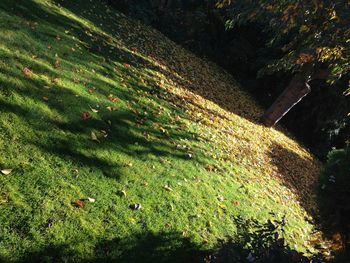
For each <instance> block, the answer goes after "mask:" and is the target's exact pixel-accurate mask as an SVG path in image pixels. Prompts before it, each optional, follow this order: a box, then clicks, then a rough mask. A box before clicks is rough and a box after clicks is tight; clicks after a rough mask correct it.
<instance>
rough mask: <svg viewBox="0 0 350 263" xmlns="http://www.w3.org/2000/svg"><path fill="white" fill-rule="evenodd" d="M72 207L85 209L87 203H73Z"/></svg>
mask: <svg viewBox="0 0 350 263" xmlns="http://www.w3.org/2000/svg"><path fill="white" fill-rule="evenodd" d="M72 205H73V206H75V207H76V208H84V207H85V203H84V202H83V201H81V200H75V201H73V202H72Z"/></svg>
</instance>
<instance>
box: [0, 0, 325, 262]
mask: <svg viewBox="0 0 350 263" xmlns="http://www.w3.org/2000/svg"><path fill="white" fill-rule="evenodd" d="M100 2H102V1H90V2H88V1H83V0H77V1H49V0H36V1H29V0H23V1H13V0H2V1H0V28H1V33H0V148H1V155H0V168H1V169H5V168H9V169H13V171H12V173H11V174H9V175H0V259H2V260H3V261H5V262H7V261H9V262H11V261H21V260H24V261H35V262H38V260H40V261H47V262H51V261H54V260H58V261H80V260H86V261H89V260H90V261H95V260H99V259H100V260H101V261H108V260H114V259H118V260H120V261H127V262H130V261H140V262H141V261H142V262H154V260H159V261H166V262H169V261H175V262H185V261H187V262H190V261H194V260H195V259H198V258H200V255H201V254H202V252H203V253H204V252H205V251H208V250H211V249H215V248H216V246H217V244H218V240H220V239H223V240H225V239H227V238H228V237H234V236H235V233H236V230H237V229H236V225H235V223H234V222H235V221H234V218H235V217H237V216H242V217H243V218H256V219H258V220H259V221H261V222H265V221H266V220H267V219H269V218H271V213H274V214H275V216H276V217H277V218H282V217H283V216H284V215H286V218H287V219H288V220H287V226H286V234H285V239H286V242H287V243H288V244H289V245H290V246H292V247H293V248H295V249H297V250H298V251H306V250H307V249H311V250H312V248H311V247H310V246H309V245H308V244H307V241H308V240H310V239H311V235H312V232H313V231H314V229H313V225H312V224H311V223H310V222H309V219H310V215H308V213H307V212H306V208H305V207H306V206H305V207H303V203H302V201H300V200H302V199H303V198H306V199H310V196H311V194H310V196H304V195H303V196H302V197H300V198H299V197H298V196H297V194H295V193H294V192H295V191H294V190H300V191H302V190H301V189H302V188H303V187H304V186H303V185H304V182H300V184H301V185H302V187H301V188H300V189H299V188H298V186H296V187H295V189H294V190H293V189H292V188H293V187H294V186H293V187H292V186H291V184H288V183H287V182H283V180H280V179H278V178H275V177H273V176H270V175H269V174H270V172H271V171H270V170H269V169H270V168H269V169H268V168H266V167H270V166H271V167H272V164H271V163H270V161H268V160H267V161H266V160H263V161H262V162H263V164H261V163H259V164H254V160H255V159H259V158H260V155H259V154H261V155H262V156H263V154H265V151H264V148H263V146H261V148H260V146H259V147H258V146H255V144H257V145H258V143H260V142H263V141H264V140H269V142H270V141H271V144H268V145H267V146H266V147H270V145H272V144H273V145H278V146H279V148H278V147H277V148H278V149H279V150H280V151H282V150H284V147H292V148H290V149H289V148H288V149H287V150H285V151H286V153H289V155H288V156H289V157H288V159H289V160H288V162H289V163H292V164H293V165H294V164H303V163H305V164H307V165H299V166H300V167H301V168H300V169H301V170H302V169H304V168H305V169H307V168H308V167H309V166H308V165H309V163H310V167H311V168H310V167H309V168H310V170H312V169H314V167H317V166H318V164H317V161H315V160H314V159H313V157H310V156H309V155H308V153H307V152H306V151H304V150H303V149H302V147H300V146H299V145H298V144H297V143H295V142H294V141H293V140H292V139H289V138H288V137H287V136H285V135H284V134H283V132H282V131H277V130H271V131H270V130H268V129H265V128H262V127H258V125H257V124H255V123H254V121H250V120H248V119H247V116H248V115H254V114H257V113H256V112H259V109H258V108H257V107H256V106H255V104H254V102H253V101H252V100H251V99H250V98H248V97H246V96H245V95H244V94H243V93H242V94H243V95H242V100H243V101H246V102H247V103H249V105H248V106H249V107H247V108H246V109H245V111H246V112H247V113H246V114H245V115H244V114H240V115H239V114H237V115H235V114H234V113H232V115H230V116H234V117H232V118H235V119H234V121H230V119H228V121H227V123H228V124H227V125H228V126H229V127H230V129H231V128H232V131H233V133H234V134H236V135H237V134H238V135H239V136H237V141H236V142H235V143H232V142H233V141H232V140H231V137H228V136H227V135H226V136H222V135H220V134H217V133H216V128H215V127H214V128H212V126H213V125H208V126H205V124H203V123H202V120H206V119H207V120H208V122H210V121H212V120H210V118H211V117H210V116H215V118H217V119H220V120H221V119H222V120H223V119H225V118H224V117H223V116H221V115H219V114H217V115H215V114H211V115H208V116H209V117H205V118H202V117H201V116H195V115H194V112H195V113H201V112H203V107H204V108H206V109H209V108H210V109H214V110H215V111H216V109H217V107H219V106H217V105H216V104H215V105H214V104H213V102H210V100H208V101H207V100H205V98H204V99H203V100H205V101H207V102H204V103H203V105H204V106H203V105H202V107H200V105H199V106H198V105H196V104H195V103H188V102H186V101H190V99H188V100H187V97H186V96H188V94H190V93H186V92H187V91H185V90H184V89H182V88H181V87H182V86H191V84H193V83H195V82H196V81H197V79H198V78H200V77H203V76H206V75H207V74H208V72H207V71H206V69H205V68H203V72H202V73H201V74H202V75H200V76H199V75H197V74H192V75H191V73H190V74H189V75H190V76H191V77H188V76H184V74H182V73H181V71H176V70H174V69H173V68H172V67H171V65H172V64H176V66H177V67H181V68H186V65H181V64H180V63H177V61H172V59H173V58H174V57H177V53H176V52H175V51H174V50H181V48H179V47H177V46H176V45H175V44H173V43H172V42H171V41H168V40H166V39H165V38H164V37H163V36H161V35H160V34H159V33H158V32H156V31H155V30H152V29H149V28H146V27H143V26H142V25H140V24H139V23H138V22H135V21H131V20H129V19H128V18H125V17H124V16H123V15H121V14H119V13H118V12H117V11H114V10H113V11H111V10H109V9H108V8H107V6H106V5H105V4H104V3H100ZM81 3H83V5H79V4H81ZM82 6H83V7H82ZM157 39H158V41H157ZM158 49H159V50H161V51H162V52H163V54H165V55H164V57H158V52H160V51H158ZM164 50H165V51H164ZM181 52H182V53H181V54H178V56H179V57H184V61H185V63H186V61H189V60H191V61H192V60H195V61H197V60H196V59H195V58H193V55H191V54H189V53H187V52H186V51H181ZM167 55H168V57H167ZM167 59H168V61H167ZM198 61H199V60H198ZM196 63H206V62H196ZM164 64H166V66H164ZM203 65H204V64H199V67H198V68H197V69H195V70H202V67H203ZM208 67H209V68H210V67H211V66H208ZM24 68H29V69H30V70H31V71H32V75H31V76H25V74H24V73H23V69H24ZM195 70H194V72H195ZM212 70H213V71H214V70H216V71H220V70H218V69H217V68H215V67H213V68H212ZM220 72H221V71H220ZM220 74H225V73H220ZM169 76H170V77H169ZM203 78H204V77H203ZM222 81H223V82H227V80H226V79H223V80H222ZM177 83H180V84H177ZM230 85H231V84H230ZM236 89H237V88H236ZM176 90H177V91H179V90H181V92H180V91H179V92H178V93H176ZM213 90H214V91H215V88H214V89H213ZM188 92H190V91H188ZM237 92H238V91H237ZM110 95H112V96H113V98H117V101H116V102H113V101H111V99H109V98H108V97H109V96H110ZM184 98H186V100H185V99H184ZM242 100H240V101H241V102H242ZM212 101H214V102H216V101H215V100H212ZM242 103H243V102H242ZM237 105H238V106H237V107H238V108H243V106H242V105H241V106H239V105H240V104H239V103H238V104H237ZM107 107H112V108H114V107H115V108H116V109H115V110H113V109H112V111H111V110H109V109H107ZM250 107H251V108H250ZM223 108H224V109H222V111H225V112H228V113H227V114H231V113H229V112H230V109H225V107H223ZM92 109H96V110H98V112H94V111H93V110H92ZM200 109H201V110H200ZM214 110H213V111H214ZM83 112H89V115H90V118H89V119H88V120H83V119H82V113H83ZM218 112H219V111H218ZM203 114H204V115H205V114H206V113H203ZM222 114H226V113H222ZM230 118H231V117H230ZM92 132H93V133H94V134H96V136H97V137H98V140H99V141H98V142H97V141H93V140H92V138H91V133H92ZM240 134H244V135H240ZM245 134H247V135H245ZM249 134H257V135H256V136H258V137H250V138H245V137H244V136H248V137H249V136H250V135H249ZM263 135H264V137H263ZM218 136H219V137H220V136H221V137H222V138H221V137H220V141H219V142H217V139H216V137H218ZM240 136H241V137H240ZM259 136H261V137H259ZM240 138H242V139H240ZM259 138H260V139H259ZM279 138H281V139H279ZM222 143H224V144H225V145H230V144H231V143H232V144H237V145H238V144H240V145H241V143H243V144H242V145H245V146H244V147H243V146H242V148H237V149H245V150H244V151H246V150H247V149H248V148H249V147H248V146H249V145H253V146H252V147H251V148H252V150H250V149H249V151H248V152H244V151H243V150H242V151H241V152H240V150H237V151H236V153H235V154H231V153H230V155H227V156H226V155H225V153H223V152H224V151H223V149H225V147H224V146H222ZM247 145H248V146H247ZM264 145H265V144H264ZM281 145H282V146H281ZM283 145H288V146H283ZM227 147H228V146H227ZM240 147H241V146H240ZM293 147H294V148H293ZM280 148H281V149H280ZM252 152H253V153H252ZM299 154H300V156H299ZM229 156H230V157H229ZM261 158H263V157H261ZM259 160H260V159H259ZM259 162H260V161H259ZM280 164H283V162H281V163H280ZM274 165H275V164H274ZM304 166H305V167H304ZM274 167H275V166H274ZM276 167H277V166H276ZM276 167H275V168H273V169H277V168H276ZM283 167H284V166H282V168H280V167H279V171H280V173H281V174H283V171H282V170H283V169H284V168H283ZM286 167H288V166H286ZM271 169H272V168H271ZM273 169H272V170H273ZM298 169H299V168H298ZM286 170H288V169H286ZM288 172H289V170H288V171H287V172H286V174H288ZM300 174H303V173H300ZM298 175H299V174H296V178H299V177H298ZM294 179H295V178H294ZM169 188H170V189H169ZM303 189H304V188H303ZM300 191H299V192H300ZM297 192H298V191H297ZM125 194H126V195H125ZM86 198H94V199H96V202H94V203H89V202H86V206H85V207H84V208H76V207H74V206H73V205H72V201H74V200H78V199H86ZM284 199H286V200H287V201H286V200H284ZM299 201H300V202H299ZM135 203H140V204H141V205H142V209H141V210H138V211H133V210H132V209H130V208H129V206H130V205H132V204H135ZM118 262H119V261H118Z"/></svg>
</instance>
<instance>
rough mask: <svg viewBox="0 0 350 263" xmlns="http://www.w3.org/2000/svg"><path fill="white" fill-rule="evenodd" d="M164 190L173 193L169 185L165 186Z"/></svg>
mask: <svg viewBox="0 0 350 263" xmlns="http://www.w3.org/2000/svg"><path fill="white" fill-rule="evenodd" d="M164 189H165V190H167V191H169V192H171V191H173V189H172V188H171V187H170V186H169V185H165V186H164Z"/></svg>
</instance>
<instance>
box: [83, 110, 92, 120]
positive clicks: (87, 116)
mask: <svg viewBox="0 0 350 263" xmlns="http://www.w3.org/2000/svg"><path fill="white" fill-rule="evenodd" d="M81 118H82V119H83V120H84V121H86V120H88V119H89V118H90V114H89V113H88V112H87V111H84V112H83V113H82V114H81Z"/></svg>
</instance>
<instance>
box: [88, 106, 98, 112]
mask: <svg viewBox="0 0 350 263" xmlns="http://www.w3.org/2000/svg"><path fill="white" fill-rule="evenodd" d="M89 107H90V109H91V111H92V112H94V113H98V112H99V110H97V109H94V108H92V107H91V106H89Z"/></svg>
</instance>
